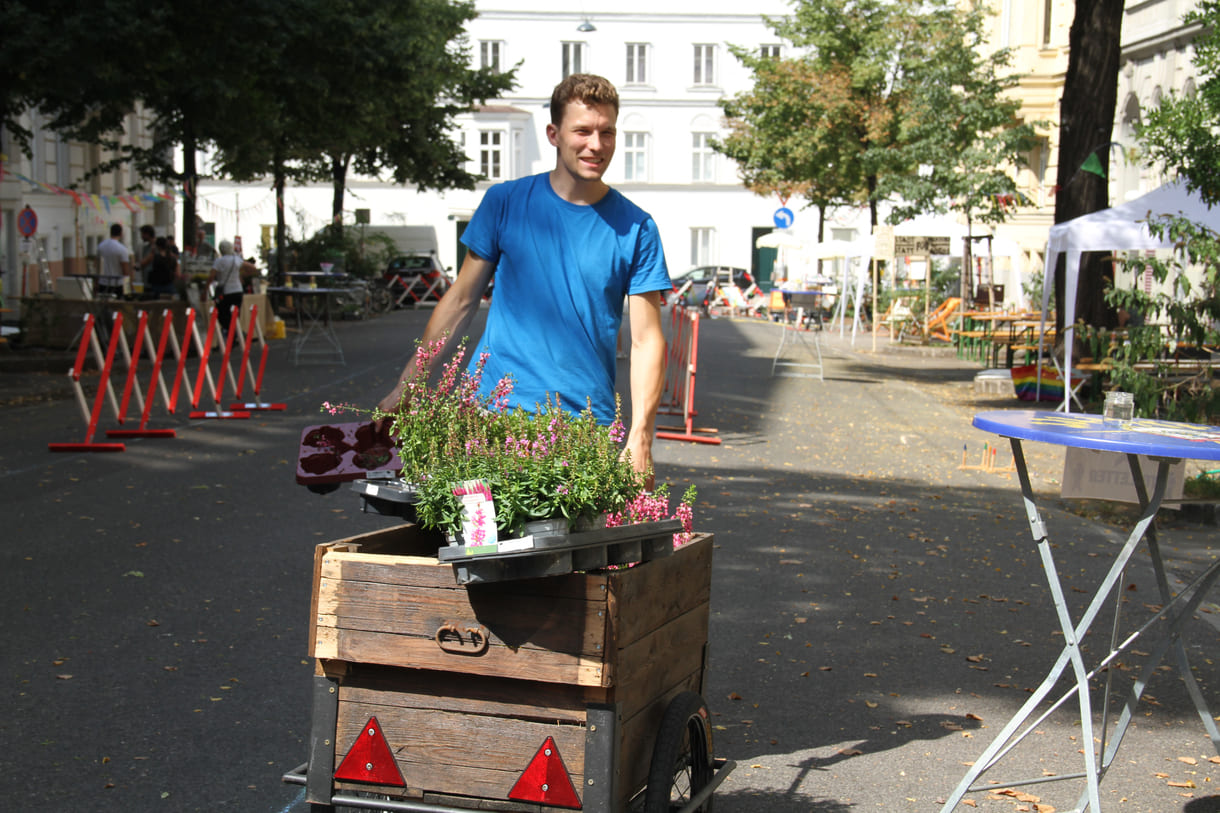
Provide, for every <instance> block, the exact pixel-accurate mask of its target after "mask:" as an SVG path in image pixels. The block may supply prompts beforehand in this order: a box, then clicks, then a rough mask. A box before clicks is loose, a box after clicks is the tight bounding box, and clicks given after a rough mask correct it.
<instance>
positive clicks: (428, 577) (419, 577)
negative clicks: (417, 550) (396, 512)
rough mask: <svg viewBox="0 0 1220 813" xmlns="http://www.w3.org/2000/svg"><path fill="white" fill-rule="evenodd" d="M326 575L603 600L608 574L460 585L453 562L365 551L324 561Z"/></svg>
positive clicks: (491, 593) (475, 592)
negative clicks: (444, 562) (450, 563)
mask: <svg viewBox="0 0 1220 813" xmlns="http://www.w3.org/2000/svg"><path fill="white" fill-rule="evenodd" d="M324 575H325V576H327V577H328V578H336V579H338V578H342V579H348V580H351V581H371V582H379V583H384V584H401V585H403V586H407V587H410V586H416V585H423V586H433V587H437V588H446V587H447V588H452V589H455V590H469V591H470V594H471V596H472V597H476V598H482V597H485V598H486V600H488V601H494V600H495V597H497V596H516V595H522V594H528V595H538V596H557V597H567V598H583V599H586V600H588V601H604V600H605V598H606V593H607V584H608V580H609V577H608V575H607V574H604V573H571V574H565V575H562V576H551V577H548V578H544V579H520V580H517V581H512V582H500V583H494V584H471V585H466V586H463V585H459V584H458V583H457V578H456V576H454V574H453V565H449V564H443V563H441V562H438V561H437V560H436V558H435V554H432V555H430V556H391V555H385V554H373V553H365V552H353V553H339V554H337V555H335V556H332V557H327V558H326V560H325V570H324Z"/></svg>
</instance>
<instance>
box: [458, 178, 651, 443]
mask: <svg viewBox="0 0 1220 813" xmlns="http://www.w3.org/2000/svg"><path fill="white" fill-rule="evenodd" d="M462 242H463V243H464V244H465V245H466V246H467V248H469V249H470V250H472V251H474V253H475V254H477V255H478V256H480V257H482V258H483V259H485V260H487V261H489V262H491V263H494V264H495V266H496V287H495V292H494V295H493V296H492V304H491V310H490V312H489V313H488V316H487V327H486V329H485V330H484V332H483V339H482V341H481V342H480V344H479V348H478V350H477V351H476V354H475V356H474V359H475V360H477V358H478V356H479V355H480V354H482V353H484V352H486V353H488V354H489V355H488V360H487V366H486V367H485V368H484V370H483V380H482V391H483V394H484V395H487V394H489V393H490V392H491V390H492V388H493V387H495V385H496V382H498V381H499V380H500V379H501V378H502V377H503V376H504V375H505V374H506V373H507V374H511V375H512V376H513V378H514V379H515V381H516V384H515V385H514V387H513V393H512V397H511V398H510V401H509V403H510V405H511V406H518V405H519V406H522V407H524V408H525V409H528V410H531V411H532V410H533V409H534V408H535V406H537V405H539V404H542V403H544V402H545V401H546V398H547V394H548V393H550V394H552V395H554V394H558V396H559V400H560V403H561V404H562V405H563V406H564V408H565V409H568V410H569V411H572V412H579V411H581V410H583V409H584V408H585V406H586V400H587V399H591V400H592V404H593V413H594V415H596V416H597V419H598V421H599V422H601V423H603V424H608V423H610V421H612V420H613V419H614V378H615V370H616V365H615V341H616V339H617V337H618V331H619V326H620V324H621V323H622V320H623V297H625V296H627V295H628V294H643V293H648V292H650V291H662V290H669V289H670V287H671V283H670V281H669V270H668V268H667V267H666V265H665V254H664V251H663V250H662V248H661V239H660V236H659V235H658V233H657V226H656V223H655V222H653V219H652V217H650V216H649V215H648V213H647V212H645V211H643V210H642V209H640V208H639V207H638V206H636V205H635V204H634V203H632V202H631V201H629V200H627V198H625V197H623V196H622V195H621V194H619V193H618V192H616V191H615V190H613V189H611V190H610V191H609V192H608V193H607V194H606V196H605V197H603V198H602V199H601V200H600V201H598V202H597V203H596V204H594V205H592V206H580V205H577V204H573V203H569V202H568V201H565V200H564V199H562V198H561V197H559V195H557V194H555V191H554V190H553V189H552V188H551V183H550V176H549V174H548V173H543V174H541V175H534V176H531V177H528V178H521V179H519V180H515V181H508V182H506V183H502V184H497V185H496V186H493V187H491V188H490V189H488V190H487V194H486V195H485V196H484V197H483V202H482V203H481V204H480V205H479V208H478V210H477V211H476V212H475V213H474V217H473V218H471V220H470V224H469V225H468V226H467V227H466V231H465V232H464V233H463V234H462ZM472 364H473V361H472Z"/></svg>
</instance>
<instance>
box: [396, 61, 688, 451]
mask: <svg viewBox="0 0 1220 813" xmlns="http://www.w3.org/2000/svg"><path fill="white" fill-rule="evenodd" d="M617 120H618V92H617V91H616V90H615V88H614V86H613V85H612V84H610V82H608V81H607V80H605V79H603V78H602V77H600V76H591V75H588V74H573V75H572V76H569V77H568V78H567V79H565V80H564V81H563V82H561V83H560V84H559V85H558V86H557V87H556V88H555V92H554V93H553V94H552V96H551V123H550V124H548V125H547V128H546V133H547V138H548V140H549V141H550V142H551V145H552V146H554V147H555V152H556V161H555V169H553V170H551V171H550V172H548V173H543V174H541V175H534V176H531V177H528V178H521V179H519V180H515V181H508V182H506V183H502V184H497V185H496V186H493V187H492V188H491V189H489V190H488V191H487V194H486V195H485V196H484V198H483V202H482V203H481V204H480V205H479V208H478V211H476V212H475V214H474V217H473V218H472V219H471V221H470V224H469V226H467V228H466V231H465V232H464V233H463V234H462V242H463V243H464V244H465V245H466V247H467V248H468V249H469V251H467V253H466V259H465V261H464V262H463V263H462V267H461V269H460V271H459V272H458V277H457V281H456V282H455V283H454V285H453V287H452V288H451V289H450V290H449V291H448V292H447V293H446V294H445V296H444V297H443V298H442V299H441V301H440V303H439V304H438V305H437V308H436V311H435V312H434V313H433V314H432V318H431V319H430V320H429V321H428V326H427V327H426V328H425V330H424V336H423V341H424V342H425V343H431V342H433V341H436V340H437V339H440V338H441V337H448V341H449V343H450V344H453V343H456V342H457V341H459V340H460V339H461V337H463V336H465V335H466V331H467V329H468V328H469V326H470V323H471V320H472V319H473V318H474V315H475V313H476V312H477V310H478V307H479V302H480V300H481V299H482V297H483V293H484V292H485V291H486V289H487V285H488V282H489V281H490V280H491V276H492V274H493V273H495V279H496V288H495V296H494V297H493V299H492V304H491V309H490V311H489V313H488V316H487V326H486V328H485V330H484V332H483V338H482V341H481V342H480V343H479V347H478V348H477V350H476V351H475V353H474V355H473V358H474V359H478V357H479V355H480V354H482V353H484V352H486V353H488V360H487V365H486V367H485V368H484V371H483V379H482V386H483V388H484V394H487V393H489V392H490V390H491V389H492V387H494V386H495V384H496V382H497V381H499V380H500V378H501V377H502V376H504V375H505V374H511V375H512V376H513V378H514V379H515V381H516V383H515V386H514V389H513V396H512V400H511V401H510V406H516V405H520V406H522V407H524V408H526V409H529V410H533V409H534V408H535V406H536V405H538V404H541V403H543V402H544V401H545V400H546V398H547V396H548V394H549V395H551V396H552V397H554V396H558V398H559V401H560V403H561V404H562V405H563V406H564V407H565V408H567V409H569V410H571V411H573V412H579V411H580V410H582V409H584V408H585V406H586V401H591V402H592V405H593V412H594V414H595V415H596V416H597V418H598V420H599V421H600V422H602V423H609V422H610V421H611V420H612V419H613V417H614V381H615V340H616V337H617V335H618V331H619V327H620V324H621V322H622V318H623V299H624V297H626V299H627V305H628V308H629V314H630V321H631V426H630V427H629V429H628V432H627V444H626V451H627V453H628V454H630V456H631V461H632V464H633V465H634V466H635V468H636V469H637V470H639V471H648V470H650V469H651V468H652V439H653V434H654V432H655V429H656V412H657V406H658V405H659V404H660V400H661V393H662V391H663V389H664V377H665V337H664V334H663V332H662V328H661V304H662V294H661V292H662V291H667V290H669V289H670V288H671V283H670V281H669V271H668V269H667V267H666V265H665V254H664V251H663V250H662V248H661V240H660V236H659V235H658V233H657V227H656V223H655V222H653V220H652V218H651V217H650V216H649V215H648V214H647V213H646V212H644V211H643V210H642V209H640V208H639V207H638V206H636V205H635V204H633V203H631V202H630V201H629V200H627V199H626V198H625V197H623V195H621V194H620V193H619V192H617V191H615V190H613V189H611V188H610V187H609V186H608V185H606V183H605V182H604V181H603V180H602V175H603V174H605V172H606V168H607V167H608V166H609V165H610V159H611V158H613V157H614V146H615V134H616V129H615V127H616V122H617ZM444 355H445V354H443V353H442V354H440V356H441V357H443V356H444ZM414 365H415V362H414V360H412V361H411V362H410V363H408V365H407V368H406V369H405V370H404V371H403V375H402V377H401V379H406V378H409V377H410V375H411V373H412V372H413V370H414ZM401 379H400V380H401ZM401 393H402V385H401V383H400V384H399V385H398V386H397V387H395V388H394V390H393V391H392V392H390V394H389V395H387V396H386V397H385V398H384V399H383V400H382V402H381V405H380V406H381V408H382V409H386V410H391V409H393V408H395V407H396V406H397V405H398V402H399V399H400V397H401Z"/></svg>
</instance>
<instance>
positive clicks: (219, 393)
mask: <svg viewBox="0 0 1220 813" xmlns="http://www.w3.org/2000/svg"><path fill="white" fill-rule="evenodd" d="M235 310H236V309H235ZM196 316H197V314H196V311H195V310H194V309H193V308H187V310H186V326H185V328H184V331H183V340H184V341H183V343H182V344H179V342H178V337H177V336H176V335H175V332H174V319H173V314H172V312H171V311H170V310H168V309H167V310H166V311H164V313H163V316H162V324H161V335H160V338H159V340H158V341H157V343H156V349H155V351H154V349H153V347H154V345H153V341H152V333H151V331H150V329H149V325H148V312H147V311H142V312H141V313H140V317H139V324H138V326H137V328H136V334H135V342H134V346H132V347H129V346H128V343H127V337H126V335H125V334H124V332H123V315H122V313H121V312H118V313H115V314H114V322H113V325H112V327H111V332H110V339H109V342H108V346H107V349H106V352H105V354H104V355H103V353H102V347H101V342H100V340H99V339H98V331H97V329H96V328H97V325H96V323H95V318H94V316H93V315H92V314H88V315H86V316H85V324H84V327H83V328H82V329H81V337H80V346H79V347H78V349H77V353H76V360H75V363H74V364H73V365H72V369H71V370H69V372H68V375H69V376H71V378H72V383H73V387H74V390H75V394H76V401H77V403H78V405H79V406H80V408H81V413H82V414H83V415H84V418H85V427H86V428H85V439H84V441H83V442H81V443H51V444H48V446H49V448H50V450H51V451H53V452H69V451H107V452H121V451H125V450H126V446H125V445H124V444H122V443H96V442H94V440H93V438H94V436H95V435H96V434H97V429H98V423H99V421H100V420H101V414H102V408H103V404H104V403H105V402H106V401H109V402H110V407H111V410H112V412H113V413H114V418H115V420H116V421H117V422H118V423H119V424H124V423H126V422H127V411H128V408H129V407H130V406H131V404H132V400H133V399H134V401H135V404H136V409H137V411H138V412H139V415H140V423H139V426H138V427H136V428H134V429H108V430H106V435H107V436H109V437H116V438H172V437H176V436H177V433H176V432H175V431H174V430H173V429H151V428H149V426H148V422H149V418H150V416H151V413H152V407H153V404H154V402H156V400H157V396H158V394H160V400H161V402H162V403H163V404H164V406H165V409H166V411H167V412H168V413H169V414H175V413H176V411H177V405H178V396H179V393H180V392H181V391H182V390H183V389H184V388H185V389H186V393H187V396H188V397H189V398H190V402H191V408H192V412H191V413H190V417H191V418H249V417H250V411H251V410H255V409H258V410H278V411H282V410H284V409H286V408H287V405H286V404H268V403H264V402H263V401H262V400H261V390H262V383H263V374H264V373H265V372H266V369H267V355H268V347H267V343H266V340H265V339H264V337H263V334H262V329H261V327H260V326H259V324H258V309H257V307H252V308H251V309H250V333H249V334H248V335H251V336H253V335H255V334H257V336H258V340H259V341H260V342H262V344H263V347H262V353H261V357H260V358H259V365H258V374H257V376H256V375H255V373H254V369H253V367H252V360H251V354H250V343H249V342H248V341H247V338H246V336H247V334H243V332H242V329H241V324H240V319H239V315H238V314H237V313H234V315H233V319H232V320H230V323H229V331H228V333H227V335H225V336H223V337H222V336H221V333H220V331H219V330H218V311H216V310H213V311H212V314H211V317H210V318H209V320H208V324H207V331H206V339H202V338H200V334H199V323H198V320H197V318H196ZM188 337H189V338H188ZM222 338H223V341H222ZM192 345H193V347H194V349H195V351H196V353H197V356H198V359H199V369H198V373H197V375H196V376H195V377H194V385H193V388H192V386H191V384H190V376H189V375H188V374H187V370H186V360H187V356H188V355H189V353H188V352H187V351H188V350H189V349H190V348H191V346H192ZM214 346H215V347H216V348H218V349H219V350H221V351H222V356H221V364H220V372H219V377H218V379H216V380H214V379H213V376H212V369H211V367H210V365H209V362H210V357H211V355H212V351H213V348H214ZM235 347H236V348H240V351H241V352H240V362H239V368H238V374H237V375H234V372H233V366H232V361H233V359H234V354H233V351H234V349H235ZM90 352H92V355H93V357H94V360H95V361H96V363H97V366H98V369H99V370H100V371H101V374H100V376H99V380H98V389H97V394H96V396H95V397H94V399H93V404H92V407H90V405H89V402H88V399H87V398H86V397H85V392H84V389H83V388H82V386H81V376H82V374H83V373H84V368H85V363H86V361H87V360H88V357H89V355H90ZM145 354H147V355H148V356H149V357H150V358H151V359H152V371H151V377H150V379H149V382H148V389H147V391H144V390H143V389H142V388H141V386H140V381H139V377H138V374H137V367H138V365H139V362H140V359H141V357H142V356H143V355H145ZM120 360H121V361H122V363H124V364H126V366H127V374H126V377H125V379H124V382H123V389H122V395H121V398H120V397H119V396H116V394H115V387H114V382H112V381H111V378H112V376H113V375H114V373H115V368H116V362H117V361H120ZM170 360H172V361H173V362H174V368H173V375H172V378H171V381H170V384H169V385H168V386H167V385H166V381H165V373H166V372H168V370H166V369H165V365H166V364H167V363H168V362H169V361H170ZM247 375H248V376H249V379H250V382H251V387H252V388H253V390H254V397H255V402H254V403H237V404H233V405H232V406H230V407H229V408H228V409H227V410H225V409H223V408H221V400H222V398H223V397H224V390H225V385H226V384H227V383H230V382H231V386H232V387H233V391H234V393H233V397H234V398H240V397H241V395H242V389H243V387H244V385H245V379H246V377H247ZM205 384H206V385H207V388H208V389H207V394H208V395H210V396H211V398H212V401H213V402H214V403H215V405H216V410H215V411H204V410H200V409H199V404H200V400H201V399H202V398H203V396H204V392H205V391H204V386H205Z"/></svg>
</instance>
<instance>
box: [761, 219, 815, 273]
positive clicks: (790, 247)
mask: <svg viewBox="0 0 1220 813" xmlns="http://www.w3.org/2000/svg"><path fill="white" fill-rule="evenodd" d="M754 247H755V248H774V249H777V251H776V264H777V265H780V266H782V267H783V269H784V276H785V278H786V277H787V275H788V268H789V267H790V262H789V259H788V258H789V256H790V255H791V254H799V253H800V252H801V250H802V249H804V247H805V241H803V240H802V239H801V238H800V237H798V236H797V235H795V234H793V233H792V232H791V231H789V230H788V229H773V230H772V231H769V232H767V233H766V234H760V235H759V236H758V239H757V240H755V241H754Z"/></svg>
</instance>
